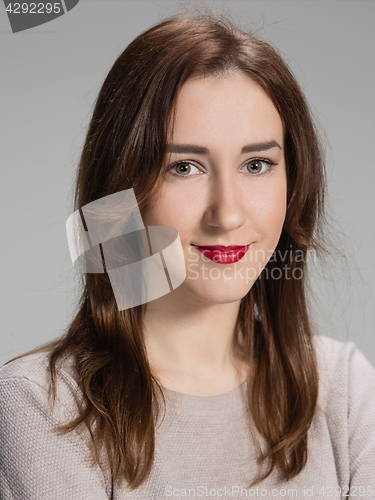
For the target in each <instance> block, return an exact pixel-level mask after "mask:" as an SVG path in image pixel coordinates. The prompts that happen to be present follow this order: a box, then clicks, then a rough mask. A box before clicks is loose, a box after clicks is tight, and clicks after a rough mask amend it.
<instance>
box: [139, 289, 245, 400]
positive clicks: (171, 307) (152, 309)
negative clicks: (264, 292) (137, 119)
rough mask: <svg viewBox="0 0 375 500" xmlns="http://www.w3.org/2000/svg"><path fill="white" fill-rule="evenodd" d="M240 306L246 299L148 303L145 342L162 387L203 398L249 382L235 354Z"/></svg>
mask: <svg viewBox="0 0 375 500" xmlns="http://www.w3.org/2000/svg"><path fill="white" fill-rule="evenodd" d="M177 290H178V289H177ZM177 290H175V292H177ZM179 299H180V300H179ZM239 306H240V301H236V302H232V303H227V304H208V303H202V302H201V303H198V301H197V300H196V299H194V298H189V297H188V298H187V297H186V296H184V300H183V301H182V300H181V297H179V296H178V294H177V293H171V294H168V295H167V296H164V297H161V298H160V299H158V300H155V301H153V302H151V303H149V304H147V308H146V313H145V316H144V325H143V326H144V339H145V345H146V351H147V356H148V360H149V364H150V367H151V371H152V373H153V375H154V376H155V377H156V378H157V380H158V381H159V383H161V385H163V386H164V387H167V388H168V389H171V390H175V391H177V392H185V393H189V394H197V395H215V394H221V393H224V392H228V391H230V390H232V389H234V388H236V387H238V386H239V385H240V384H241V383H242V382H243V381H244V380H245V379H246V378H247V371H246V367H245V366H244V363H243V362H240V361H239V360H238V359H235V357H234V354H233V350H232V340H233V336H234V335H235V333H236V321H237V317H238V311H239Z"/></svg>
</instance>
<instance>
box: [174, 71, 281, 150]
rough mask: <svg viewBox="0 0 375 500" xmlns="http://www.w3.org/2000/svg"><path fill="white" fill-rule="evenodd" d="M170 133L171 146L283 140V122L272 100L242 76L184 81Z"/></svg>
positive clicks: (239, 74)
mask: <svg viewBox="0 0 375 500" xmlns="http://www.w3.org/2000/svg"><path fill="white" fill-rule="evenodd" d="M170 132H171V133H172V136H173V142H176V141H179V140H182V139H183V140H184V141H189V140H191V141H195V142H196V141H197V139H199V138H201V139H202V140H207V141H214V140H215V139H216V140H223V139H224V138H226V139H227V140H228V141H229V140H230V141H233V140H235V142H238V141H245V142H248V140H249V139H254V140H257V141H258V140H259V141H263V140H269V139H270V138H272V139H276V140H278V141H281V142H282V140H283V125H282V120H281V118H280V115H279V113H278V111H277V109H276V108H275V106H274V104H273V102H272V100H271V99H270V97H269V96H268V95H267V94H266V92H265V91H264V90H263V89H262V88H261V87H260V85H259V84H258V83H256V82H255V81H254V80H252V79H251V78H250V77H249V76H247V75H245V74H243V73H242V72H233V73H230V74H229V75H227V76H220V77H216V76H207V77H193V78H190V79H189V80H187V81H186V82H185V84H184V85H183V87H182V88H181V91H180V92H179V94H178V97H177V100H176V105H175V109H174V127H173V129H172V130H170ZM271 136H272V137H271Z"/></svg>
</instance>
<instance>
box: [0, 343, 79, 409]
mask: <svg viewBox="0 0 375 500" xmlns="http://www.w3.org/2000/svg"><path fill="white" fill-rule="evenodd" d="M49 356H50V351H44V352H38V353H31V354H26V355H25V356H22V357H20V358H17V359H14V360H13V361H10V362H9V363H7V364H5V365H3V366H2V367H0V401H1V405H2V406H3V407H4V406H5V407H6V406H7V405H9V404H11V402H12V400H14V399H15V396H16V395H17V398H21V400H23V399H30V397H32V396H35V397H37V398H38V399H39V400H40V401H43V402H44V401H45V402H46V404H47V396H48V395H49V394H50V393H51V373H50V368H49ZM56 394H57V400H58V403H59V405H61V406H65V407H66V408H70V409H72V408H74V409H78V407H80V406H81V404H82V401H83V398H82V393H81V391H80V389H79V387H78V374H77V370H76V366H75V361H74V358H73V356H68V357H66V358H65V359H64V360H63V361H62V362H60V363H59V364H58V365H57V366H56Z"/></svg>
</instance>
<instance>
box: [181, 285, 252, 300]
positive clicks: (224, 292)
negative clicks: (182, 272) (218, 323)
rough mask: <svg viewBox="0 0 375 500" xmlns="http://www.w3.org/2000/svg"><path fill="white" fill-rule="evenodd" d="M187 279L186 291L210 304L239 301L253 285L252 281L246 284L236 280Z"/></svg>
mask: <svg viewBox="0 0 375 500" xmlns="http://www.w3.org/2000/svg"><path fill="white" fill-rule="evenodd" d="M186 281H187V283H186ZM186 281H185V283H184V287H185V289H186V292H187V293H189V295H192V296H193V297H194V298H195V299H198V300H201V301H202V302H205V303H209V304H229V303H231V302H237V301H239V300H241V299H242V298H243V297H245V295H247V293H248V292H249V290H250V289H251V286H252V283H248V284H245V283H241V282H235V281H232V282H230V281H219V280H217V281H215V280H207V281H205V282H202V280H199V281H198V280H197V281H195V282H194V281H192V282H191V283H189V280H186Z"/></svg>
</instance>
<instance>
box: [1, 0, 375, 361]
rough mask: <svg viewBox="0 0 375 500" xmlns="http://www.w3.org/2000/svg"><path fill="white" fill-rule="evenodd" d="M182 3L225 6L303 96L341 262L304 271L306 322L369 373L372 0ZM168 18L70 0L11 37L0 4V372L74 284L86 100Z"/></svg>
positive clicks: (169, 9)
mask: <svg viewBox="0 0 375 500" xmlns="http://www.w3.org/2000/svg"><path fill="white" fill-rule="evenodd" d="M183 3H184V5H185V6H186V5H187V6H188V9H192V8H197V7H198V8H199V6H202V5H205V6H208V7H210V8H211V9H212V10H213V11H216V12H222V11H223V10H224V11H229V12H230V13H231V14H232V17H233V19H235V20H236V19H237V20H241V22H242V23H243V25H246V26H247V27H248V28H249V29H253V30H255V31H256V32H257V33H258V35H260V36H261V37H262V38H264V39H265V40H268V41H270V42H271V43H273V44H274V45H276V46H277V47H278V49H279V50H280V52H281V54H282V55H283V56H284V58H285V59H286V61H287V62H288V64H289V65H290V67H291V68H292V70H293V72H294V73H295V75H296V77H297V78H298V80H299V82H300V84H301V86H302V88H303V90H304V91H305V94H306V96H307V98H308V101H309V103H310V105H311V107H312V110H313V113H314V116H315V117H316V120H317V122H318V126H319V128H320V129H321V131H322V133H323V135H324V137H325V143H326V151H327V172H328V191H329V195H330V203H329V211H330V214H331V224H332V234H335V235H336V236H335V238H336V242H338V246H339V249H340V250H341V251H342V252H343V254H345V255H346V258H344V257H342V256H341V257H340V255H336V256H332V258H330V259H328V261H327V263H326V266H325V271H324V272H323V271H322V270H321V269H320V267H319V266H315V267H316V269H315V271H312V276H313V277H312V287H313V290H314V291H315V295H314V296H315V297H316V300H317V302H316V305H314V306H313V308H312V312H313V319H314V324H315V325H316V327H317V329H318V331H319V333H320V334H321V335H328V336H332V337H334V338H337V339H339V340H342V341H348V340H349V341H353V342H355V343H356V345H357V346H358V347H359V348H360V350H361V351H362V352H363V353H364V354H365V355H366V356H367V358H368V359H369V360H370V361H371V362H372V364H374V365H375V339H374V335H375V329H374V324H375V313H374V310H375V265H374V260H373V255H374V252H375V234H374V208H375V202H374V196H373V192H374V187H375V182H374V181H375V157H374V136H375V121H374V116H375V100H374V77H375V58H374V49H375V26H374V24H375V2H374V1H372V0H369V1H361V0H355V1H346V0H336V1H330V0H324V1H323V0H320V1H314V0H297V1H296V0H295V1H284V0H273V1H271V0H266V1H264V0H263V1H252V0H244V1H236V0H227V1H201V2H199V1H194V2H183ZM179 11H181V3H179V2H176V1H173V0H171V1H161V0H154V1H151V0H136V1H130V0H117V1H114V0H113V1H111V0H81V1H80V2H79V4H78V5H77V6H76V7H75V8H74V9H72V10H71V11H70V12H69V13H67V14H65V15H63V16H61V17H60V18H58V19H56V20H54V21H52V22H50V23H48V24H44V25H41V26H39V27H36V28H33V29H31V30H28V31H25V32H20V33H16V34H13V33H12V32H11V29H10V25H9V22H8V19H7V16H6V13H5V8H4V6H3V2H1V5H0V88H1V92H0V103H1V107H0V109H1V114H0V141H1V143H0V146H1V149H0V158H1V182H0V186H1V330H0V364H3V363H5V362H6V361H8V360H9V359H11V358H13V357H14V356H16V355H18V354H21V353H23V352H26V351H27V350H29V349H31V348H33V347H36V346H37V345H39V344H41V343H44V342H46V341H48V340H51V339H54V338H56V337H58V336H60V335H61V334H62V333H63V331H64V329H65V328H66V326H67V325H68V324H69V322H70V321H71V319H72V317H73V314H74V311H75V303H76V298H77V293H78V292H77V284H78V280H77V278H76V277H75V272H74V270H73V268H72V264H71V260H70V256H69V252H68V246H67V240H66V234H65V221H66V219H67V217H68V216H69V215H70V213H71V211H72V193H73V183H74V175H75V169H76V165H77V162H78V159H79V155H80V150H81V147H82V145H83V141H84V134H85V131H86V127H87V124H88V121H89V118H90V114H91V111H92V106H93V103H94V100H95V97H96V95H97V93H98V91H99V89H100V86H101V84H102V82H103V79H104V78H105V76H106V74H107V72H108V71H109V69H110V68H111V66H112V64H113V63H114V61H115V59H116V58H117V56H118V55H119V54H120V53H121V51H122V50H124V48H125V47H126V46H127V45H128V44H129V42H130V41H131V40H132V39H133V38H134V37H136V36H137V35H138V34H139V33H140V32H142V31H143V30H145V29H147V28H149V27H151V26H152V25H153V24H155V23H156V22H158V21H161V20H162V19H163V18H165V17H167V16H170V15H172V14H173V13H175V12H179ZM313 267H314V266H313Z"/></svg>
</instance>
